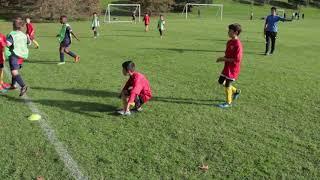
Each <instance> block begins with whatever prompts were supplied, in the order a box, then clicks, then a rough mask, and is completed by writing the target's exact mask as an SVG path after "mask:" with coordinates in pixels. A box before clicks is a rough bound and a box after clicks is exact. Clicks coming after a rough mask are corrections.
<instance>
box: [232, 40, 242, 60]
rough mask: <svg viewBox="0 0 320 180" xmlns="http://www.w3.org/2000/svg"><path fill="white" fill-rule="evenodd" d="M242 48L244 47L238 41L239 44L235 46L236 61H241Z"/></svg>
mask: <svg viewBox="0 0 320 180" xmlns="http://www.w3.org/2000/svg"><path fill="white" fill-rule="evenodd" d="M241 48H242V47H241V44H240V43H237V45H236V46H235V49H234V61H235V62H239V61H240V59H241V57H242V52H241V51H242V50H241Z"/></svg>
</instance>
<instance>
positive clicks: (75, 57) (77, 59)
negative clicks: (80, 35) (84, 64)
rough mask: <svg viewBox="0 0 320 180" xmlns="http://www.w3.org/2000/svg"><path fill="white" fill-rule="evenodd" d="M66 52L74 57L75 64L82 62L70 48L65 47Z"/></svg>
mask: <svg viewBox="0 0 320 180" xmlns="http://www.w3.org/2000/svg"><path fill="white" fill-rule="evenodd" d="M64 52H65V53H67V54H68V55H69V56H71V57H73V58H74V61H75V62H78V61H79V60H80V57H79V56H78V55H76V54H75V53H74V52H72V51H70V48H69V47H65V48H64Z"/></svg>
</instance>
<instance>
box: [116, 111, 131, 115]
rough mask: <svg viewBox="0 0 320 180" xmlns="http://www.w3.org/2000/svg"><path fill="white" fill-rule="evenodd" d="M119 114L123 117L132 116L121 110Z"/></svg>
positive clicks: (128, 112)
mask: <svg viewBox="0 0 320 180" xmlns="http://www.w3.org/2000/svg"><path fill="white" fill-rule="evenodd" d="M117 113H118V114H120V115H122V116H130V115H131V112H130V111H124V110H120V111H118V112H117Z"/></svg>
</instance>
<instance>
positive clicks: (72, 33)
mask: <svg viewBox="0 0 320 180" xmlns="http://www.w3.org/2000/svg"><path fill="white" fill-rule="evenodd" d="M70 33H71V34H72V36H73V37H74V38H76V40H78V41H80V40H79V39H78V37H77V36H76V35H75V34H74V33H73V32H72V31H70Z"/></svg>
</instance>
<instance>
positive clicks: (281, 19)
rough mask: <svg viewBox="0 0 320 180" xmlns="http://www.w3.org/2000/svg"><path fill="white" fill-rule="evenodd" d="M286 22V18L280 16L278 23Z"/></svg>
mask: <svg viewBox="0 0 320 180" xmlns="http://www.w3.org/2000/svg"><path fill="white" fill-rule="evenodd" d="M285 20H286V19H285V18H283V17H280V16H278V21H282V22H284V21H285Z"/></svg>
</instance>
